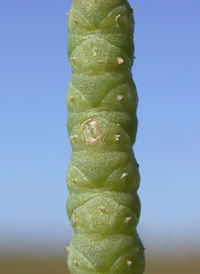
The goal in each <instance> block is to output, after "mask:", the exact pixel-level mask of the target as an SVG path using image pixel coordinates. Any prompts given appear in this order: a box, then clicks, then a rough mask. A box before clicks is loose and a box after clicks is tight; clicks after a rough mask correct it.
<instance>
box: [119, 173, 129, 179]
mask: <svg viewBox="0 0 200 274" xmlns="http://www.w3.org/2000/svg"><path fill="white" fill-rule="evenodd" d="M127 175H128V173H123V174H122V176H121V178H120V180H123V179H125V178H126V176H127Z"/></svg>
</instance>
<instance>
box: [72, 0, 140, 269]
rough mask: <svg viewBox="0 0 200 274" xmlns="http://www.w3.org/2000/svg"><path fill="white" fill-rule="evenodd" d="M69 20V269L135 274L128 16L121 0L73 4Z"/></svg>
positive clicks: (136, 204)
mask: <svg viewBox="0 0 200 274" xmlns="http://www.w3.org/2000/svg"><path fill="white" fill-rule="evenodd" d="M68 16H69V22H68V26H69V29H68V33H69V37H68V56H69V60H70V66H71V69H72V76H71V81H70V84H69V88H68V93H67V107H68V120H67V128H68V133H69V137H70V143H71V145H72V149H73V152H72V156H71V161H70V164H69V167H68V173H67V186H68V189H69V193H70V197H69V199H68V201H67V213H68V216H69V219H70V221H71V225H72V227H73V230H74V235H73V238H72V241H71V244H70V247H69V255H68V266H69V269H70V272H71V273H72V274H78V273H79V274H90V273H91V274H97V273H104V274H111V273H112V274H127V273H128V274H142V273H143V272H144V248H143V245H142V243H141V241H140V239H139V237H138V234H137V232H136V226H137V224H138V221H139V216H140V200H139V197H138V195H137V190H138V188H139V183H140V175H139V171H138V168H139V165H138V164H137V161H136V159H135V156H134V153H133V149H132V146H133V144H134V143H135V138H136V132H137V116H136V110H137V104H138V96H137V91H136V86H135V84H134V81H133V80H132V73H131V67H132V65H133V57H134V43H133V32H134V19H133V10H132V9H131V7H130V5H129V4H128V2H127V1H125V0H111V1H108V0H93V1H92V0H74V1H73V3H72V6H71V9H70V11H69V14H68Z"/></svg>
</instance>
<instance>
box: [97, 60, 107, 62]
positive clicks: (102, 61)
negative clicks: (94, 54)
mask: <svg viewBox="0 0 200 274" xmlns="http://www.w3.org/2000/svg"><path fill="white" fill-rule="evenodd" d="M97 62H98V63H105V62H104V60H97Z"/></svg>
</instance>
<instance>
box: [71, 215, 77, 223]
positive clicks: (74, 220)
mask: <svg viewBox="0 0 200 274" xmlns="http://www.w3.org/2000/svg"><path fill="white" fill-rule="evenodd" d="M72 222H73V223H74V224H77V223H78V219H75V217H74V214H73V215H72Z"/></svg>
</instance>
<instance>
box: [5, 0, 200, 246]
mask: <svg viewBox="0 0 200 274" xmlns="http://www.w3.org/2000/svg"><path fill="white" fill-rule="evenodd" d="M130 3H131V5H132V6H133V7H135V6H136V7H137V11H136V12H135V20H136V31H135V45H136V51H135V56H136V60H135V64H134V67H133V78H134V80H135V83H136V85H137V89H138V94H139V100H140V101H139V107H138V119H139V129H138V134H137V142H136V145H135V146H134V150H135V154H136V158H137V160H138V162H139V164H140V173H141V187H140V190H139V195H140V198H141V202H142V214H141V220H140V225H139V227H138V230H139V233H140V235H141V238H142V239H143V241H144V243H145V242H146V243H147V244H148V242H149V241H150V240H151V239H155V241H156V243H158V244H159V243H163V244H164V245H165V246H167V245H168V246H174V245H179V243H180V242H182V243H183V242H184V241H186V242H187V241H188V242H190V241H192V242H198V243H200V232H199V226H200V214H199V212H200V199H199V193H200V76H199V75H200V54H199V49H200V35H199V33H200V17H199V10H200V2H199V1H196V0H191V1H190V2H188V1H180V0H177V1H172V0H168V1H160V0H159V1H158V0H157V1H147V0H146V1H132V0H131V1H130ZM70 5H71V1H61V0H60V1H47V0H42V1H33V0H29V1H22V0H19V1H14V0H10V1H6V0H1V9H0V21H1V23H0V37H1V53H0V131H1V133H0V186H1V191H0V208H1V212H0V235H1V237H0V243H1V246H2V243H3V245H4V246H6V247H10V248H12V246H13V245H14V244H15V245H16V246H17V245H21V246H22V243H23V245H24V248H27V245H29V246H30V247H32V248H33V247H34V244H35V243H36V242H37V241H40V243H41V245H42V244H43V243H44V245H45V244H47V243H48V244H49V245H50V246H52V248H56V247H60V246H64V245H65V244H66V243H67V242H68V239H69V238H70V237H71V235H72V230H71V228H70V224H69V221H68V218H67V215H66V212H65V203H66V199H67V197H68V191H67V188H66V185H65V177H66V167H67V166H68V163H69V161H70V155H71V147H70V145H69V138H68V134H67V129H66V119H67V109H66V103H65V97H66V93H67V87H68V84H69V81H70V75H71V71H70V67H69V62H68V59H67V52H66V44H67V17H66V12H68V11H69V8H70ZM147 244H146V245H147ZM35 245H37V244H35Z"/></svg>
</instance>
